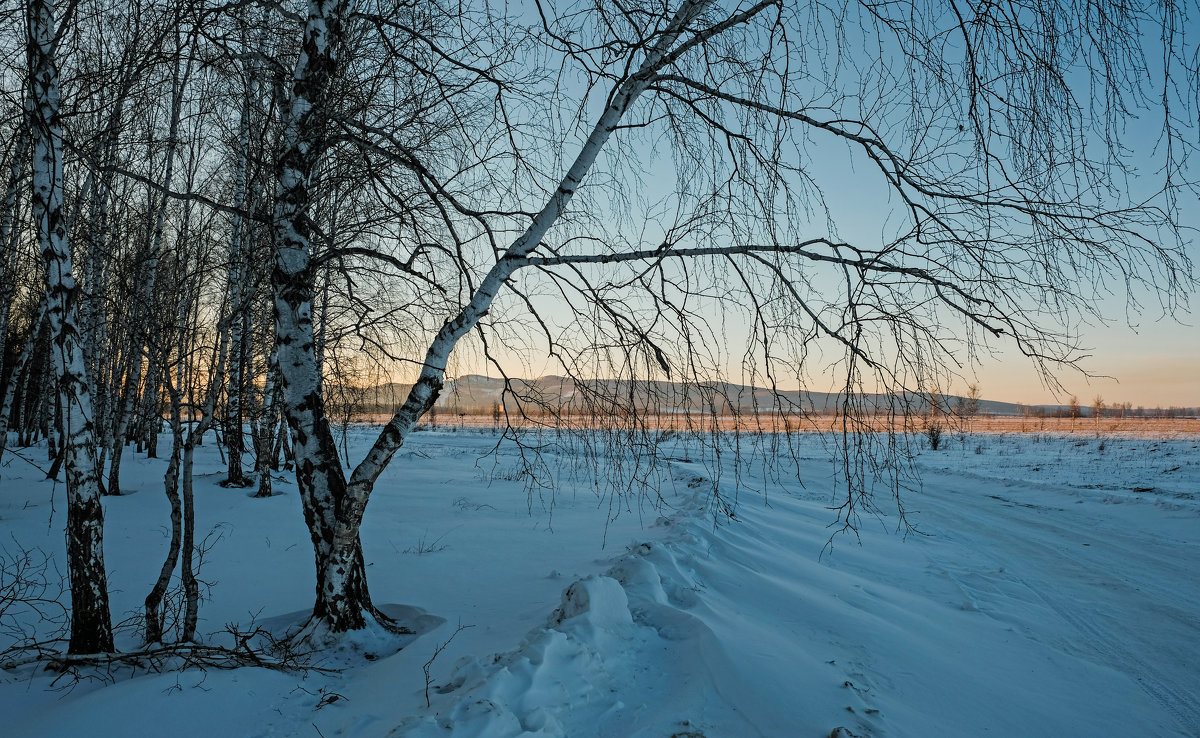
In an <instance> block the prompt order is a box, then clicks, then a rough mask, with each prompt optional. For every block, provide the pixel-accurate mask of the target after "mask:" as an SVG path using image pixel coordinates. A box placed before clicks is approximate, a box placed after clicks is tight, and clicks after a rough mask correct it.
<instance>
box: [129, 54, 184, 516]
mask: <svg viewBox="0 0 1200 738" xmlns="http://www.w3.org/2000/svg"><path fill="white" fill-rule="evenodd" d="M191 65H192V62H191V57H190V56H189V57H188V61H187V67H186V68H185V69H184V70H183V71H182V73H181V71H180V69H179V66H180V65H179V63H178V62H177V63H176V64H175V66H174V68H173V69H172V74H171V121H170V124H169V126H168V129H167V152H166V163H165V165H164V167H163V186H164V187H165V188H168V189H169V188H170V186H171V180H172V179H174V177H175V152H176V149H177V148H178V145H179V121H180V118H181V117H182V114H183V86H184V83H185V81H186V80H187V78H188V76H190V74H191ZM166 224H167V196H166V195H165V194H164V195H162V196H161V197H160V198H159V203H158V212H157V213H155V218H154V233H153V235H152V236H151V239H150V248H149V252H148V253H147V255H146V262H145V267H144V271H143V274H142V279H141V283H140V284H141V288H140V290H139V294H138V299H137V300H136V301H135V302H134V305H133V308H132V315H133V325H132V326H130V331H129V333H130V340H129V354H130V356H129V372H128V375H127V376H126V378H125V388H124V391H123V392H121V394H120V397H121V402H120V406H119V408H118V409H117V413H118V414H117V418H116V428H115V430H114V432H113V438H112V447H111V448H112V463H111V465H110V466H109V472H108V494H110V495H119V494H121V457H122V455H123V454H124V451H125V443H126V440H127V436H128V435H129V419H130V418H131V417H132V416H133V411H134V408H135V407H136V406H137V401H138V399H139V398H140V396H141V395H140V393H139V388H140V387H141V384H142V362H143V347H144V346H145V345H146V343H147V336H146V331H145V330H144V328H143V325H144V324H146V323H149V324H151V325H153V324H154V321H148V320H147V317H148V316H149V315H150V311H151V304H152V303H153V301H154V290H155V285H156V284H157V282H158V265H159V262H160V261H161V260H162V250H163V234H164V232H165V230H166Z"/></svg>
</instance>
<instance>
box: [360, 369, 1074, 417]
mask: <svg viewBox="0 0 1200 738" xmlns="http://www.w3.org/2000/svg"><path fill="white" fill-rule="evenodd" d="M510 383H511V386H512V389H513V392H514V393H515V394H516V395H519V396H520V397H522V398H525V399H527V400H528V401H533V402H536V403H537V404H539V405H542V406H545V407H549V408H554V409H556V410H558V411H566V412H570V411H571V410H573V409H577V410H584V409H585V408H586V407H588V406H589V405H592V406H595V405H599V406H601V407H612V408H614V409H619V408H628V407H630V406H631V405H632V406H636V407H637V408H638V409H639V410H643V411H645V410H650V411H656V412H711V410H712V408H714V407H715V408H716V409H717V411H718V412H731V411H734V410H736V411H737V412H740V413H752V412H754V411H755V409H757V410H758V411H759V412H770V411H771V410H772V409H774V408H776V407H778V406H779V404H780V403H782V406H783V407H784V408H787V409H789V410H796V411H798V410H801V409H803V410H805V411H808V412H817V413H828V412H834V411H836V410H837V409H839V408H840V406H841V402H842V399H843V398H842V396H841V395H839V394H837V393H831V392H812V391H807V390H781V391H779V392H777V393H776V392H773V391H772V390H770V389H769V388H765V387H756V386H749V385H740V384H735V383H732V382H714V383H708V384H700V385H693V384H688V385H684V384H682V383H679V382H671V381H664V380H651V381H645V382H641V381H639V382H637V383H636V384H635V385H634V386H633V387H631V386H630V382H629V381H628V380H613V379H589V380H576V379H571V378H570V377H562V376H557V375H547V376H543V377H538V378H537V379H521V378H514V379H511V380H510ZM410 387H411V385H408V384H403V383H397V382H389V383H386V384H381V385H377V386H375V387H372V388H369V389H367V390H366V391H365V392H364V396H363V397H362V401H361V405H363V406H364V407H365V408H369V409H370V410H372V411H376V412H385V413H386V412H392V411H393V410H394V409H395V408H398V407H399V406H400V405H401V404H402V403H403V402H404V399H405V397H406V396H407V395H408V391H409V389H410ZM504 388H505V381H504V380H503V379H497V378H493V377H485V376H482V375H478V374H467V375H463V376H461V377H457V378H455V379H452V380H448V381H447V382H446V385H445V387H444V388H443V390H442V394H441V396H440V397H439V398H438V401H437V405H436V407H437V408H438V410H447V411H450V412H452V413H457V412H462V413H467V414H474V413H480V412H490V411H491V409H492V408H493V407H495V406H496V405H497V404H498V403H499V402H500V401H501V398H502V397H503V396H504ZM775 395H778V397H779V399H778V400H776V399H775V397H774V396H775ZM939 397H940V404H941V406H942V407H943V408H945V409H947V410H951V411H952V410H954V409H955V408H957V407H964V406H966V404H967V402H968V401H967V398H965V397H960V396H958V395H940V396H939ZM891 399H892V398H890V397H889V396H888V395H883V394H867V395H864V396H863V397H862V399H861V402H862V404H863V405H865V406H866V407H868V408H886V407H887V406H888V404H889V401H890V400H891ZM896 399H897V400H899V401H900V402H899V404H900V406H905V405H907V407H908V408H909V412H913V413H922V412H927V411H928V410H929V409H930V406H929V401H928V398H925V397H922V396H918V395H916V394H909V395H907V396H904V397H900V398H896ZM506 401H507V402H508V403H509V408H510V409H513V408H514V403H515V401H516V400H515V399H514V397H513V396H512V395H510V396H509V397H508V398H507V400H506ZM1066 407H1067V406H1065V405H1041V406H1030V407H1029V409H1034V410H1038V411H1042V412H1046V413H1047V414H1053V413H1056V412H1062V411H1064V410H1065V409H1066ZM1026 411H1027V406H1025V405H1020V404H1017V403H1012V402H999V401H996V400H983V399H981V400H979V404H978V412H979V413H980V414H991V415H1021V414H1024V413H1025V412H1026Z"/></svg>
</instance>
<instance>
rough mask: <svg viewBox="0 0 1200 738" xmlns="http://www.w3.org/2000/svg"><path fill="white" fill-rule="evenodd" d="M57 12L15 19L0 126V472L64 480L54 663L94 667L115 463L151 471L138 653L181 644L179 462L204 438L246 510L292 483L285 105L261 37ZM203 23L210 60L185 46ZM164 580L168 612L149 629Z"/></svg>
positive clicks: (184, 506)
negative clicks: (275, 484) (274, 292)
mask: <svg viewBox="0 0 1200 738" xmlns="http://www.w3.org/2000/svg"><path fill="white" fill-rule="evenodd" d="M65 10H66V12H65V13H64V12H63V11H64V9H63V8H62V7H61V6H60V7H58V8H56V7H55V3H54V1H53V0H33V1H32V2H29V3H28V5H27V9H26V12H25V13H24V15H25V18H24V21H25V22H24V27H23V28H21V30H23V31H25V34H26V37H25V38H22V39H20V42H21V43H20V46H22V47H25V48H27V60H28V63H27V67H26V68H25V69H21V68H20V67H18V68H17V69H16V70H14V74H18V75H20V77H19V78H20V82H21V84H20V85H19V87H17V89H16V90H14V91H13V93H14V95H13V97H12V98H10V99H9V100H8V102H10V103H11V102H14V100H15V101H16V102H19V103H20V106H19V107H18V106H17V105H10V107H9V108H8V109H6V110H5V111H4V116H5V122H4V132H5V134H6V138H7V147H6V149H5V150H4V151H3V152H2V161H3V168H4V199H3V202H2V203H0V208H2V212H0V217H2V220H0V230H2V232H0V349H2V351H0V355H2V356H3V373H2V374H0V395H2V397H3V404H2V405H0V464H3V462H4V460H5V459H4V455H5V454H6V453H7V454H9V456H10V458H9V461H10V463H11V461H12V459H11V456H12V455H14V454H19V455H21V456H22V457H23V459H24V461H26V462H28V463H30V464H33V465H35V466H38V468H40V469H42V470H43V471H44V472H45V473H46V476H47V477H49V478H52V479H55V480H59V481H65V483H66V489H67V493H68V524H67V525H68V532H67V540H68V560H69V563H70V580H71V581H70V583H71V599H72V618H71V628H72V630H71V640H70V651H71V652H73V653H97V652H106V651H112V650H113V642H112V631H111V626H110V615H109V612H108V600H107V592H106V589H105V570H104V561H103V548H102V543H101V541H102V530H103V515H102V507H101V497H102V496H104V495H120V494H121V493H122V481H121V464H122V460H123V458H124V457H125V456H126V455H127V454H129V453H139V454H146V455H148V456H151V457H156V456H159V455H160V454H165V456H166V457H167V471H166V474H165V476H164V491H165V493H166V496H167V497H168V499H169V500H170V502H171V521H170V522H171V543H170V551H169V555H168V557H167V559H166V560H165V561H164V563H163V567H162V572H161V576H160V577H159V578H158V580H157V581H156V582H154V583H152V587H151V589H150V592H149V593H148V595H147V596H146V601H145V639H146V641H147V642H149V643H157V642H161V641H163V640H164V638H174V639H178V640H181V641H190V640H193V639H194V638H195V636H196V622H197V609H198V605H199V591H198V586H197V582H196V578H195V572H194V563H193V557H194V555H195V551H196V540H195V529H194V504H195V502H194V492H193V467H194V456H195V448H196V447H197V446H198V445H200V444H202V443H204V442H205V441H207V442H208V443H210V444H211V443H213V442H214V440H215V442H216V443H217V444H218V445H219V452H220V454H221V455H222V458H223V460H224V462H225V464H226V468H227V472H226V478H225V480H224V481H223V482H222V484H223V485H226V486H229V487H248V488H250V490H249V491H250V493H252V494H254V495H255V496H270V495H271V494H272V487H271V482H272V476H271V472H272V471H280V470H282V469H283V468H284V467H285V466H286V467H287V468H290V466H291V463H290V454H291V451H290V447H289V440H288V434H287V433H286V426H285V425H284V422H285V421H284V418H283V414H282V413H281V409H280V404H279V401H280V391H281V387H280V380H279V377H278V367H277V365H276V364H275V361H274V357H275V350H274V346H275V328H274V321H273V317H272V316H273V307H272V305H271V285H270V273H271V269H270V264H271V261H272V247H271V230H270V226H269V222H270V216H269V213H270V212H271V210H272V208H273V197H274V193H275V184H274V179H275V176H274V167H273V165H272V161H271V159H272V156H273V155H274V149H273V147H274V146H276V145H277V141H278V138H279V134H278V129H279V122H278V120H277V116H275V118H276V119H274V120H273V116H274V113H273V110H275V109H277V108H278V105H279V97H280V96H281V95H285V94H286V93H285V92H283V91H281V90H280V89H277V88H272V86H271V84H270V82H269V79H268V80H267V81H264V77H265V75H264V72H263V67H264V60H265V59H268V58H271V56H272V55H273V54H274V53H276V52H277V51H278V50H276V49H273V48H271V46H270V44H269V43H268V42H267V41H266V34H265V32H264V28H263V25H262V23H261V22H260V23H259V24H258V27H257V28H252V27H239V26H238V24H237V23H236V22H234V21H236V18H233V19H230V18H226V20H225V23H224V24H214V25H213V26H210V27H208V28H205V26H204V25H203V24H204V19H203V18H202V17H200V11H199V9H198V8H196V7H191V8H189V7H187V6H185V5H183V4H172V3H168V4H157V3H136V2H135V3H130V4H128V6H126V5H122V6H120V7H116V6H113V7H104V6H101V5H98V4H88V3H82V4H70V5H67V6H66V8H65ZM219 25H224V26H226V27H225V28H224V29H223V30H224V31H225V33H226V34H228V36H229V37H228V38H225V39H223V40H221V41H220V42H219V43H220V46H221V48H219V49H218V48H214V44H215V43H217V42H214V41H213V39H211V38H209V39H205V38H203V36H204V34H205V32H211V31H213V30H216V28H217V27H218V26H219ZM5 30H6V31H10V32H11V31H14V30H15V27H14V28H6V29H5ZM252 34H257V37H255V38H253V39H252V38H251V35H252ZM17 40H18V36H16V35H15V34H14V35H11V36H9V38H8V41H14V42H15V41H17ZM8 41H6V42H5V43H7V42H8ZM279 53H281V54H282V53H283V52H279ZM64 87H66V89H65V90H64ZM17 95H19V97H17ZM64 101H69V105H68V104H66V103H64ZM204 202H209V203H210V204H215V203H217V202H220V203H223V204H225V207H224V209H221V208H219V207H209V206H207V205H205V204H203V203H204ZM163 433H169V434H170V438H171V439H172V442H171V444H170V445H169V446H167V447H166V448H160V445H159V438H160V434H163ZM10 439H11V440H10ZM38 444H43V447H44V449H45V451H38V453H37V454H36V455H35V454H34V453H33V450H32V448H31V447H33V446H35V445H38ZM7 446H12V448H6V447H7ZM43 454H44V455H43ZM3 468H4V467H3V466H0V470H2V469H3ZM0 479H2V472H0ZM173 580H174V581H179V582H181V586H182V590H183V592H182V597H183V601H184V603H183V606H182V608H181V610H182V617H181V618H178V620H179V622H174V620H172V621H171V622H170V623H167V622H165V620H166V619H167V611H166V602H165V600H166V598H167V594H168V588H169V587H170V586H171V583H172V581H173ZM168 625H170V626H171V627H172V628H173V629H174V631H175V632H173V633H167V632H165V630H166V628H167V626H168Z"/></svg>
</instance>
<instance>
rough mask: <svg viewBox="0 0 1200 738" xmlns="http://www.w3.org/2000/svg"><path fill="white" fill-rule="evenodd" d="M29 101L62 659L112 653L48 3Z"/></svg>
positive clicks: (31, 14)
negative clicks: (51, 400)
mask: <svg viewBox="0 0 1200 738" xmlns="http://www.w3.org/2000/svg"><path fill="white" fill-rule="evenodd" d="M27 7H28V19H29V27H28V30H29V39H28V46H27V48H28V55H29V66H30V68H29V87H30V89H29V98H30V102H31V108H32V109H31V111H30V123H31V129H32V143H33V198H32V204H33V217H34V222H35V224H36V230H37V235H38V241H39V244H40V246H41V251H42V259H43V261H44V262H45V267H46V297H47V306H48V307H47V312H46V319H47V323H48V325H49V332H50V340H51V343H52V350H51V353H52V354H53V357H54V368H55V372H56V377H55V379H56V380H57V389H58V398H59V404H60V410H61V422H62V429H63V439H62V441H63V443H64V445H65V452H66V467H67V485H66V486H67V563H68V570H69V573H70V580H71V640H70V643H69V645H68V652H69V653H73V654H81V653H101V652H111V651H112V650H113V637H112V624H111V616H110V614H109V605H108V582H107V580H106V576H105V568H104V546H103V535H104V511H103V508H102V507H101V503H100V482H99V474H98V469H97V468H96V458H95V453H96V429H95V426H94V425H93V423H92V397H91V392H90V389H89V387H88V381H87V367H86V365H85V362H84V354H83V346H82V345H81V338H82V336H81V333H80V321H79V300H80V290H79V285H78V284H77V283H76V281H75V278H74V276H73V272H72V262H71V252H70V248H69V246H68V244H67V224H66V222H65V219H64V217H63V212H62V200H63V169H62V127H61V122H60V120H59V88H58V68H57V65H56V63H55V59H54V43H55V37H56V29H55V24H54V0H29V3H28V6H27Z"/></svg>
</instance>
